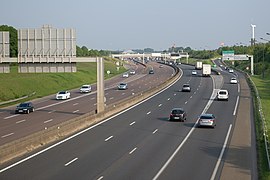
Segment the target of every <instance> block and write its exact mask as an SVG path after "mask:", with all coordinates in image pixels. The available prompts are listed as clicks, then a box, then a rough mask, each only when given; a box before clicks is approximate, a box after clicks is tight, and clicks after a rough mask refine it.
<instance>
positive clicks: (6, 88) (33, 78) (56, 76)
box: [0, 60, 125, 103]
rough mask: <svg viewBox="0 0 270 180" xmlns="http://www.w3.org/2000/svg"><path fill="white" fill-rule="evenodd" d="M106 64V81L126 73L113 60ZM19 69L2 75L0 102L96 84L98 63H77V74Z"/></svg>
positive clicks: (0, 80) (38, 96) (41, 95)
mask: <svg viewBox="0 0 270 180" xmlns="http://www.w3.org/2000/svg"><path fill="white" fill-rule="evenodd" d="M104 64H105V69H104V71H105V79H108V78H111V77H113V76H115V75H117V74H120V73H123V72H124V71H125V68H124V67H123V66H121V67H120V69H119V71H117V69H116V65H115V61H113V60H105V61H104ZM17 68H18V67H17V66H11V73H7V74H0V84H1V86H0V102H3V101H7V100H11V99H16V98H20V97H23V96H27V95H30V94H32V93H34V94H33V95H32V96H31V97H29V98H27V99H24V100H22V101H26V100H29V99H34V98H40V97H44V96H46V95H50V94H54V93H56V92H58V91H60V90H69V89H74V88H78V87H80V86H81V85H82V84H92V83H95V82H96V72H97V69H96V63H77V72H76V73H18V72H17ZM107 70H109V71H110V72H111V74H110V75H108V74H107V73H106V72H107ZM17 103H18V102H17Z"/></svg>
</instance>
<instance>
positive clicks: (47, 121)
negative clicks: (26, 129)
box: [44, 119, 53, 124]
mask: <svg viewBox="0 0 270 180" xmlns="http://www.w3.org/2000/svg"><path fill="white" fill-rule="evenodd" d="M52 120H53V119H49V120H47V121H44V124H46V123H48V122H51V121H52Z"/></svg>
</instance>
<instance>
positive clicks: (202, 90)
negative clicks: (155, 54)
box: [0, 61, 256, 180]
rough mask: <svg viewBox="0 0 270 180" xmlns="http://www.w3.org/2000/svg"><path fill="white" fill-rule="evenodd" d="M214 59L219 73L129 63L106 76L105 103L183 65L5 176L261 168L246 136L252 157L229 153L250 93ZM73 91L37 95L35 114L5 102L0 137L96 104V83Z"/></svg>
mask: <svg viewBox="0 0 270 180" xmlns="http://www.w3.org/2000/svg"><path fill="white" fill-rule="evenodd" d="M215 63H216V64H217V67H218V68H217V69H216V72H219V73H214V72H212V73H211V76H208V75H207V76H205V75H204V74H203V71H202V70H200V69H195V68H194V66H191V65H186V64H179V65H166V64H162V65H161V64H160V63H157V62H148V66H151V68H150V70H149V69H146V68H145V67H144V66H142V65H140V64H133V65H131V66H130V67H129V69H132V71H130V73H124V74H123V75H120V76H118V77H116V78H113V79H110V80H108V81H106V82H105V87H106V90H105V97H106V104H113V103H115V102H117V101H120V100H123V99H125V98H128V97H130V96H132V95H134V94H138V93H141V92H142V91H144V90H149V89H151V88H153V87H155V86H158V85H159V84H161V83H162V82H164V81H166V80H167V79H168V78H170V77H171V76H172V75H173V74H174V73H175V70H174V68H172V66H177V68H179V69H180V77H179V78H178V79H177V81H175V82H174V83H172V84H170V85H169V86H167V87H165V88H164V89H163V90H161V91H160V92H158V93H156V94H154V95H152V96H150V97H148V98H147V99H145V100H143V101H141V102H139V103H137V104H135V105H133V106H131V107H129V108H127V109H125V110H123V111H121V112H119V113H117V114H115V115H113V116H111V117H109V118H106V119H104V120H103V121H101V122H98V123H96V124H94V125H92V126H90V127H89V128H87V129H84V130H82V131H80V132H78V133H76V134H73V135H72V136H69V137H67V138H66V139H63V140H61V141H58V142H56V143H55V144H50V145H48V146H46V147H45V148H42V149H37V150H35V151H33V152H30V153H29V154H28V155H25V156H23V157H19V158H16V159H14V160H12V161H11V162H7V163H5V164H3V165H1V166H0V179H20V178H22V179H29V180H30V179H40V180H42V179H57V180H59V179H63V180H64V179H65V180H66V179H98V180H101V179H123V180H124V179H140V180H141V179H211V180H214V179H227V178H228V177H227V176H228V175H227V174H228V173H226V174H225V173H224V172H225V171H226V170H227V166H238V167H239V168H242V169H243V171H247V170H250V169H251V170H254V169H256V167H254V166H256V165H255V164H254V163H253V162H252V161H253V160H252V158H253V157H246V156H245V154H248V153H249V152H253V151H254V152H255V150H254V149H244V148H245V147H244V144H243V147H241V148H242V149H241V150H242V151H243V155H244V156H243V157H246V158H248V159H245V158H242V159H240V160H239V161H238V160H237V161H236V160H235V159H234V160H235V161H233V160H232V159H228V158H230V157H231V151H230V150H228V149H229V146H230V143H231V142H234V139H235V138H234V135H233V132H234V131H235V130H236V128H238V125H237V121H236V120H237V114H238V112H240V111H241V112H242V111H246V110H245V109H240V106H239V102H240V101H241V99H242V98H243V100H249V101H250V99H245V98H247V97H248V96H245V97H241V93H242V86H243V87H246V86H245V84H244V82H245V78H244V76H243V75H242V74H241V73H238V72H237V71H233V72H231V71H228V70H226V69H225V68H224V67H223V66H221V62H220V61H215ZM135 72H136V73H135ZM232 80H233V82H232ZM244 90H245V89H244ZM64 91H65V92H66V91H67V90H64ZM68 93H70V94H69V95H66V93H65V96H64V98H63V97H59V98H58V96H57V95H52V96H49V97H46V98H43V99H38V100H35V101H33V104H34V105H35V111H34V112H32V113H30V114H28V113H26V114H17V113H16V114H15V111H14V110H15V109H16V107H15V106H14V107H8V108H5V109H2V110H1V111H2V112H3V113H1V114H0V119H1V121H0V123H1V124H0V133H1V134H0V135H1V139H0V144H5V143H7V142H11V141H13V140H16V139H19V138H21V137H24V136H27V135H29V134H31V133H34V132H37V131H40V130H42V129H44V128H47V127H50V126H54V125H57V124H59V123H61V122H64V121H68V120H69V119H72V118H74V117H78V116H80V115H83V114H85V113H87V112H89V111H94V110H95V108H96V98H95V96H96V86H95V85H91V90H90V91H89V92H87V93H81V92H80V89H75V90H71V91H68ZM57 99H59V100H57ZM247 126H248V125H247ZM249 128H250V127H249ZM237 130H238V129H237ZM239 133H240V131H239ZM252 138H254V137H253V136H251V140H250V143H254V139H252ZM251 147H252V146H251ZM235 148H236V147H235ZM247 151H248V152H247ZM254 152H253V153H254ZM255 154H256V153H255ZM228 162H229V165H228V164H227V163H228ZM252 173H254V174H256V172H252Z"/></svg>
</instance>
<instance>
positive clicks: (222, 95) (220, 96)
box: [217, 89, 229, 101]
mask: <svg viewBox="0 0 270 180" xmlns="http://www.w3.org/2000/svg"><path fill="white" fill-rule="evenodd" d="M217 100H226V101H228V100H229V92H228V91H227V90H225V89H220V90H219V91H218V93H217Z"/></svg>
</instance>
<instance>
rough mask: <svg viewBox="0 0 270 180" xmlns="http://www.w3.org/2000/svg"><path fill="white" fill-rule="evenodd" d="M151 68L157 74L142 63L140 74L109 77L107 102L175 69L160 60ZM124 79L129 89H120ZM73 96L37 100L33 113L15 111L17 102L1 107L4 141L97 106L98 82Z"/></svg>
mask: <svg viewBox="0 0 270 180" xmlns="http://www.w3.org/2000/svg"><path fill="white" fill-rule="evenodd" d="M147 66H148V67H149V68H154V71H155V74H151V75H149V74H148V69H149V68H144V66H142V65H140V64H137V65H135V64H133V65H132V64H131V66H130V67H129V68H130V69H135V71H136V74H135V75H130V76H129V77H128V78H123V77H122V75H120V76H117V77H115V78H112V79H110V80H106V81H105V97H106V104H107V105H110V104H113V103H115V102H117V101H119V100H123V99H125V98H127V97H130V96H133V95H136V94H138V93H140V92H142V91H146V90H148V89H151V88H153V87H154V86H157V85H159V84H161V83H162V82H164V81H166V80H167V79H168V78H169V77H171V76H172V74H173V73H175V72H174V70H173V68H172V67H170V66H164V67H163V68H159V64H158V63H154V62H150V63H148V64H147ZM120 82H126V83H127V84H128V87H129V88H128V89H127V90H124V91H123V90H120V91H119V90H117V85H118V84H119V83H120ZM70 92H71V99H68V100H56V99H55V95H51V96H48V97H45V98H42V99H37V100H34V101H33V103H34V105H35V112H33V113H30V114H15V108H16V107H15V106H12V107H8V108H2V109H0V145H3V144H5V143H7V142H11V141H13V140H16V139H19V138H22V137H24V136H27V135H29V134H32V133H34V132H37V131H40V130H43V129H44V128H48V127H51V126H55V125H57V124H59V123H61V122H64V121H67V120H69V119H72V118H75V117H78V116H80V115H83V114H85V113H88V112H91V111H95V109H96V103H97V100H96V85H93V86H92V93H87V94H81V93H80V92H79V89H74V90H71V91H70Z"/></svg>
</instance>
